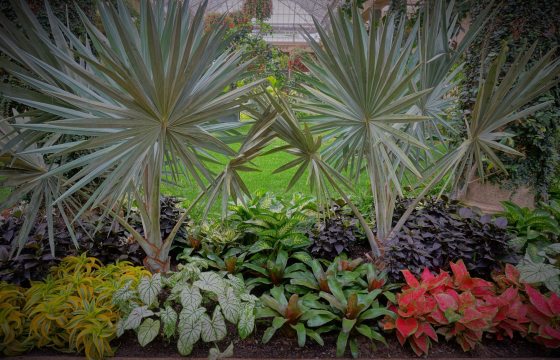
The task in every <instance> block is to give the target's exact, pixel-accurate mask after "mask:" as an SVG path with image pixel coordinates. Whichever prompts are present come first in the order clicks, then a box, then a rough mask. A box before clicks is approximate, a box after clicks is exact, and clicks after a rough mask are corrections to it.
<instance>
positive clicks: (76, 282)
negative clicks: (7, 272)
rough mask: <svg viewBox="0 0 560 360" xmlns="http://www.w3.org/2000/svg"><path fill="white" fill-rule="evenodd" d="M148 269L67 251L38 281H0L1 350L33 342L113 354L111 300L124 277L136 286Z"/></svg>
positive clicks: (90, 355)
mask: <svg viewBox="0 0 560 360" xmlns="http://www.w3.org/2000/svg"><path fill="white" fill-rule="evenodd" d="M147 274H149V272H148V271H146V270H145V269H143V268H141V267H134V266H131V265H130V263H127V262H120V263H117V264H114V265H109V266H105V267H103V266H102V265H101V263H100V262H99V261H98V260H97V259H95V258H88V257H86V256H85V255H82V256H79V257H67V258H65V259H63V260H62V262H61V263H60V265H59V266H57V267H54V268H52V270H51V273H50V274H49V276H48V277H47V278H46V279H45V281H42V282H33V283H32V286H31V287H30V288H29V289H27V290H23V289H17V288H15V287H13V286H10V285H6V284H3V285H2V286H1V290H0V291H1V295H2V297H1V298H2V304H0V309H2V313H1V314H2V319H1V320H2V322H1V326H0V329H1V330H2V331H3V334H4V336H3V341H2V353H3V354H5V355H11V354H15V353H20V352H22V351H25V350H28V349H30V348H32V347H37V348H43V347H52V348H54V349H56V350H60V351H65V352H69V351H70V352H83V353H84V354H85V356H86V357H87V358H88V359H102V358H105V357H107V356H110V355H112V354H113V349H111V346H110V341H111V340H112V339H113V338H114V337H115V336H116V327H115V324H116V322H117V320H118V318H119V311H118V309H117V307H116V306H115V305H113V303H112V302H111V299H112V297H113V294H114V293H115V292H116V291H117V289H119V288H120V287H121V286H123V285H124V284H125V283H128V284H130V286H132V287H135V286H136V284H137V283H138V279H139V278H140V277H141V276H143V275H147Z"/></svg>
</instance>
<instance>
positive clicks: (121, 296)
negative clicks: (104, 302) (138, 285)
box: [112, 280, 134, 305]
mask: <svg viewBox="0 0 560 360" xmlns="http://www.w3.org/2000/svg"><path fill="white" fill-rule="evenodd" d="M131 285H132V280H129V281H127V282H126V284H125V285H124V286H123V287H122V288H120V289H118V290H117V291H115V292H114V293H113V299H112V302H113V304H115V305H119V304H123V303H126V302H127V301H128V300H130V299H132V297H133V296H134V291H132V290H131V289H130V286H131Z"/></svg>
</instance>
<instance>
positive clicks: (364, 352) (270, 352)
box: [26, 327, 560, 359]
mask: <svg viewBox="0 0 560 360" xmlns="http://www.w3.org/2000/svg"><path fill="white" fill-rule="evenodd" d="M263 331H264V327H261V328H257V332H256V334H255V335H253V336H251V337H249V338H248V339H245V340H240V339H239V338H238V337H237V336H235V335H230V336H228V338H227V339H225V340H224V341H222V342H221V343H220V348H221V349H223V348H225V347H227V346H228V344H229V343H231V342H233V344H234V357H235V358H239V359H267V358H275V359H282V358H284V359H321V358H323V359H327V358H336V345H335V344H336V336H328V337H327V336H325V339H324V340H325V346H320V345H318V344H315V343H310V344H308V345H306V346H305V347H304V348H299V347H297V344H296V340H295V339H289V338H285V337H277V338H273V339H272V340H271V341H270V342H269V343H268V344H262V343H260V339H261V338H262V333H263ZM230 334H231V332H230ZM114 343H115V348H117V351H116V353H115V356H118V357H123V358H135V357H137V358H139V357H143V358H181V357H182V356H181V355H180V354H179V353H178V352H177V350H176V346H175V344H173V343H166V342H163V341H160V342H154V343H151V344H149V345H147V346H146V347H144V348H143V347H141V346H140V345H138V341H137V339H136V337H135V336H134V335H130V334H128V335H125V336H123V337H122V338H120V339H117V340H115V341H114ZM387 344H388V346H387V347H385V346H383V345H380V346H378V347H377V350H372V349H371V346H370V345H369V343H368V342H367V341H363V339H362V341H361V342H360V350H361V351H360V357H361V358H364V359H376V358H382V359H390V358H393V359H395V358H396V359H398V358H415V355H414V353H413V352H412V351H411V350H410V349H409V348H403V347H402V346H400V344H399V343H398V341H397V340H396V339H394V338H388V339H387ZM209 349H210V345H209V344H200V346H198V347H197V348H196V349H195V350H194V351H193V353H192V354H191V355H190V357H189V358H201V359H202V358H204V359H206V358H207V356H208V350H209ZM27 356H31V357H33V356H37V357H43V356H44V357H46V356H49V357H51V356H57V357H65V356H71V355H66V354H62V353H60V352H56V351H54V350H44V349H41V350H34V351H32V352H30V353H28V354H27ZM27 356H26V357H27ZM539 357H546V358H559V357H560V350H552V349H544V348H542V347H540V346H539V345H537V344H534V343H530V342H528V341H526V340H524V339H521V338H515V339H513V340H504V341H499V342H496V341H484V342H483V343H482V344H481V345H480V346H479V347H477V348H476V349H474V350H472V351H470V352H464V351H463V350H461V348H460V347H459V346H458V345H457V344H454V343H447V342H445V341H441V343H440V344H437V345H435V346H434V347H433V349H432V350H431V352H430V354H429V356H428V358H504V359H512V358H539Z"/></svg>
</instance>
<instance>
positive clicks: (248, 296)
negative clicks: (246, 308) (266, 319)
mask: <svg viewBox="0 0 560 360" xmlns="http://www.w3.org/2000/svg"><path fill="white" fill-rule="evenodd" d="M239 298H240V299H241V300H242V301H245V302H248V303H250V304H253V305H254V304H256V303H257V301H259V298H258V297H256V296H255V295H251V294H241V296H239Z"/></svg>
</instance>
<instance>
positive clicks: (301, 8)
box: [190, 0, 342, 45]
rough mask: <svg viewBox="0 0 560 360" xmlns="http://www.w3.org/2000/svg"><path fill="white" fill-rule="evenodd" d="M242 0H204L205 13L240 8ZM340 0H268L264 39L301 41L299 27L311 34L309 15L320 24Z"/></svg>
mask: <svg viewBox="0 0 560 360" xmlns="http://www.w3.org/2000/svg"><path fill="white" fill-rule="evenodd" d="M244 1H245V0H208V7H207V9H206V12H207V13H210V12H217V13H228V12H234V11H240V10H242V7H243V3H244ZM341 1H342V0H272V15H271V16H270V18H269V19H267V20H265V22H266V23H268V24H270V25H271V27H272V33H271V34H270V35H267V36H265V40H267V41H268V42H271V43H274V44H285V45H289V44H294V45H295V44H298V43H299V44H301V43H305V39H304V38H303V36H302V35H301V29H302V28H303V29H306V30H307V31H309V32H310V33H311V34H312V35H315V36H316V34H313V33H314V32H315V26H314V24H313V17H315V18H316V19H317V20H318V21H319V22H321V23H322V24H326V23H327V22H328V9H329V8H330V9H334V8H336V7H337V6H338V4H339V3H340V2H341ZM203 2H204V0H191V3H190V4H191V7H193V8H197V7H198V6H199V5H200V4H201V3H203Z"/></svg>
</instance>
